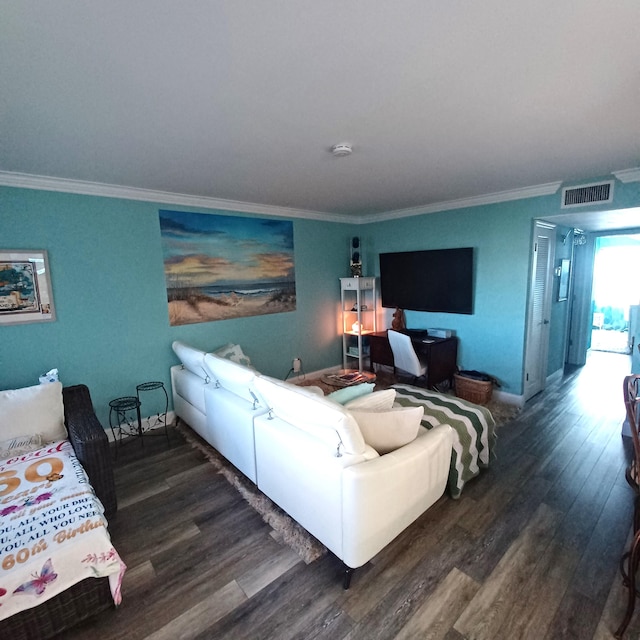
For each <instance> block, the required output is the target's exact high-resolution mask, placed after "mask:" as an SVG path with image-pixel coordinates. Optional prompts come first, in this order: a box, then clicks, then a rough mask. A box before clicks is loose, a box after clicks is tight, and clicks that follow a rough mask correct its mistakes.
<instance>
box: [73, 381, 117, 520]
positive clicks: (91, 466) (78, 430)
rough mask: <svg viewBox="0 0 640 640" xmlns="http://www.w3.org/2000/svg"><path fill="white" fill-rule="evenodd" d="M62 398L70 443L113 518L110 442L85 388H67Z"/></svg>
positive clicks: (106, 512)
mask: <svg viewBox="0 0 640 640" xmlns="http://www.w3.org/2000/svg"><path fill="white" fill-rule="evenodd" d="M62 397H63V400H64V414H65V424H66V427H67V431H68V433H69V441H70V442H71V445H72V446H73V449H74V451H75V453H76V456H77V457H78V460H79V461H80V463H81V464H82V466H83V468H84V470H85V471H86V472H87V475H88V476H89V482H90V483H91V486H92V487H93V489H94V491H95V492H96V495H97V496H98V499H99V500H100V502H102V505H103V506H104V509H105V515H106V516H107V517H110V516H112V515H113V514H115V512H116V510H117V506H118V505H117V500H116V487H115V479H114V476H113V467H112V464H111V452H110V450H109V439H108V438H107V434H106V433H105V430H104V429H103V428H102V425H101V424H100V421H99V420H98V418H97V416H96V414H95V411H94V409H93V404H92V402H91V395H90V393H89V389H88V388H87V387H86V386H85V385H83V384H81V385H75V386H72V387H65V388H64V389H63V390H62Z"/></svg>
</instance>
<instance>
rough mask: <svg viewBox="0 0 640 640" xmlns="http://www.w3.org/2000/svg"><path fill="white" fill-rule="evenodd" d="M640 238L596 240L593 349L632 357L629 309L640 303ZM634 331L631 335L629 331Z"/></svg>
mask: <svg viewBox="0 0 640 640" xmlns="http://www.w3.org/2000/svg"><path fill="white" fill-rule="evenodd" d="M638 265H640V235H638V234H636V235H607V236H600V237H598V238H596V243H595V257H594V265H593V287H592V294H591V312H592V315H591V318H592V322H591V337H590V349H592V350H593V351H604V352H609V353H621V354H630V353H631V347H632V345H633V333H634V327H630V308H631V307H632V306H633V305H638V304H639V303H640V280H638V278H637V277H636V276H635V274H636V273H637V269H638ZM630 328H631V332H630Z"/></svg>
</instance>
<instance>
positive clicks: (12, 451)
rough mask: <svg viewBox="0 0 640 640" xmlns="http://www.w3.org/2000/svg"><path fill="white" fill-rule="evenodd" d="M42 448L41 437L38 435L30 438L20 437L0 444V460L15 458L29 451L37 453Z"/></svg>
mask: <svg viewBox="0 0 640 640" xmlns="http://www.w3.org/2000/svg"><path fill="white" fill-rule="evenodd" d="M41 447H42V437H41V436H40V434H39V433H35V434H34V435H32V436H20V437H18V438H11V439H9V440H5V441H4V442H0V460H7V459H8V458H15V457H16V456H21V455H22V454H24V453H29V451H37V450H38V449H40V448H41Z"/></svg>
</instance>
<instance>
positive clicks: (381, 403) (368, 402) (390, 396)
mask: <svg viewBox="0 0 640 640" xmlns="http://www.w3.org/2000/svg"><path fill="white" fill-rule="evenodd" d="M395 399H396V390H395V389H383V390H382V391H374V392H373V393H369V394H367V395H366V396H360V397H359V398H356V399H355V400H349V402H347V403H346V404H345V405H344V406H345V409H368V410H369V411H385V410H389V409H391V408H392V407H393V403H394V402H395Z"/></svg>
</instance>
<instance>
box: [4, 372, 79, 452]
mask: <svg viewBox="0 0 640 640" xmlns="http://www.w3.org/2000/svg"><path fill="white" fill-rule="evenodd" d="M35 434H38V435H39V436H40V437H41V438H42V442H43V443H48V442H54V441H56V440H64V439H65V438H66V437H67V429H66V428H65V426H64V404H63V401H62V383H61V382H48V383H47V384H39V385H35V386H33V387H24V388H22V389H10V390H7V391H0V440H3V441H5V440H10V439H13V438H21V437H23V436H32V435H35Z"/></svg>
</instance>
